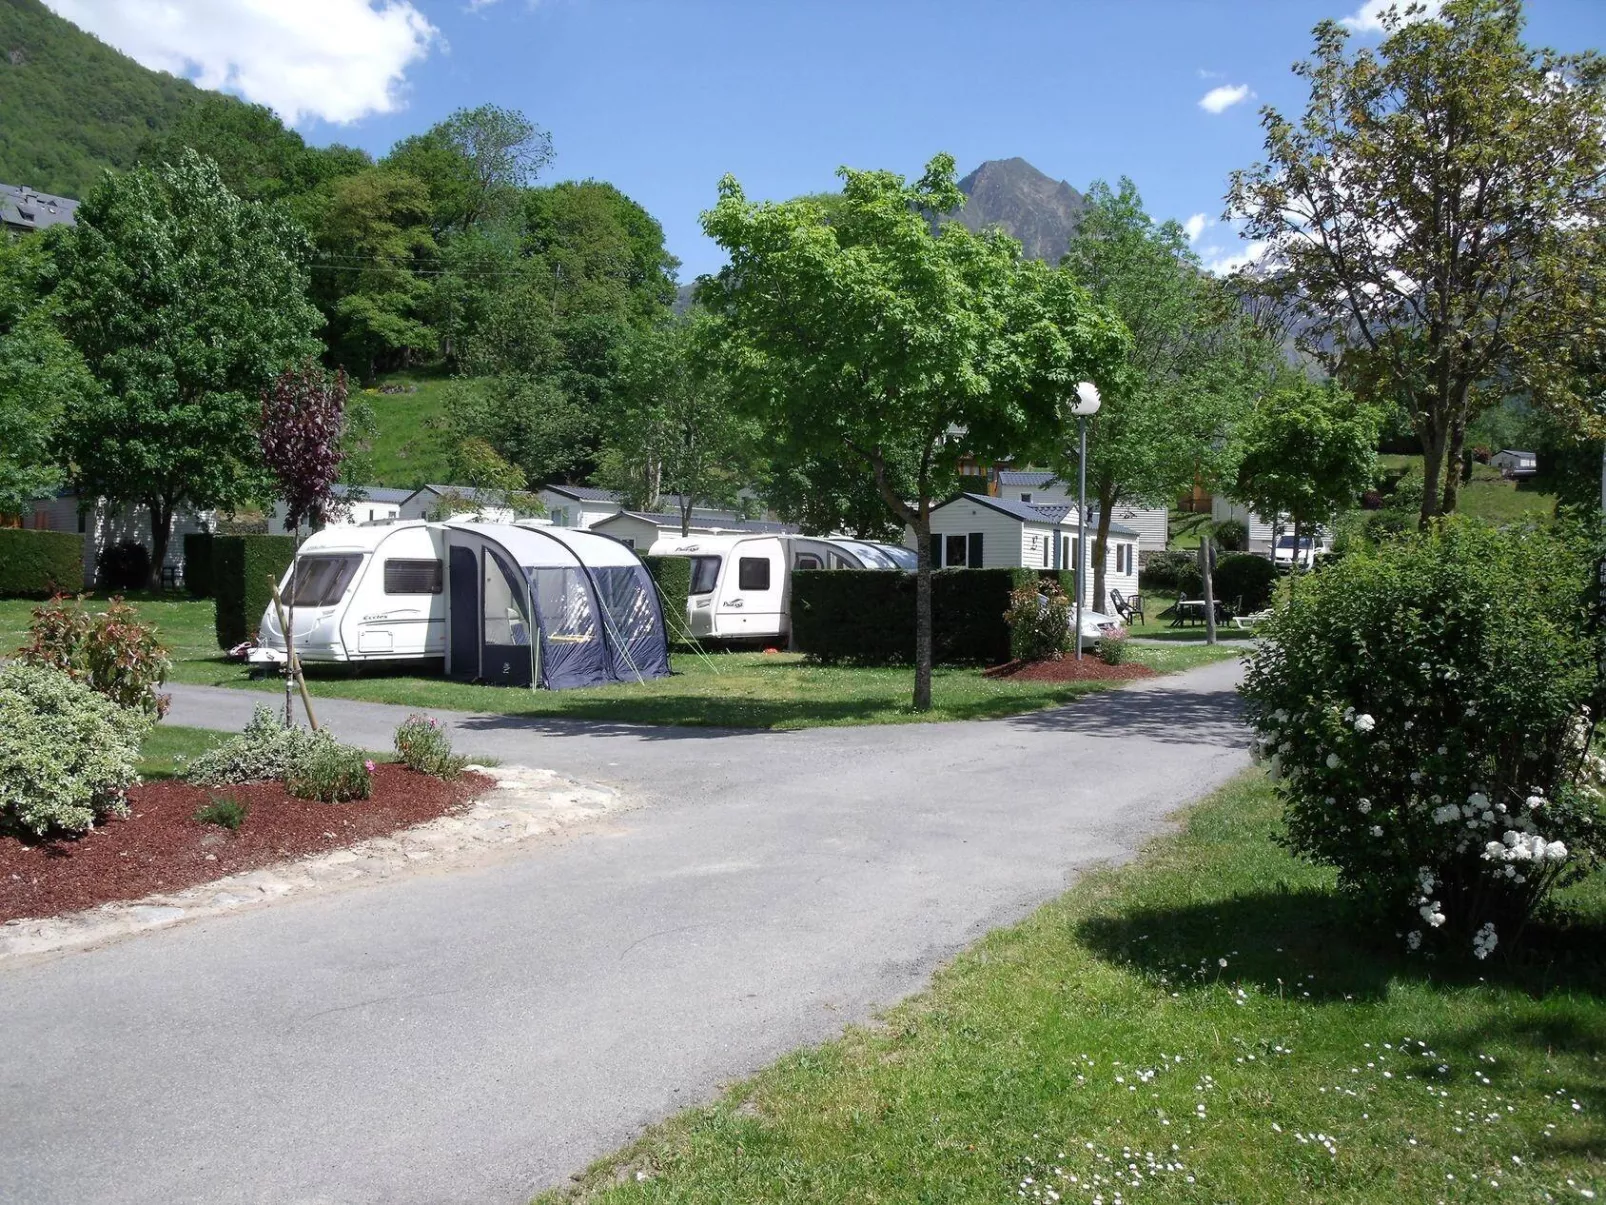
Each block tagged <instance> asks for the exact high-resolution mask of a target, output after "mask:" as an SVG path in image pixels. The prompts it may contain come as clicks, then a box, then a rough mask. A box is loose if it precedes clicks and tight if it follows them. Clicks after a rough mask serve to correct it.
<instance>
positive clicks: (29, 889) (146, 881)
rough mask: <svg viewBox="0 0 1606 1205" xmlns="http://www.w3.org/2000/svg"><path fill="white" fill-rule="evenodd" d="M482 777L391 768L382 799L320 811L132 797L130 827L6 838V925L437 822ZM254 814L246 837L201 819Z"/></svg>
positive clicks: (156, 790)
mask: <svg viewBox="0 0 1606 1205" xmlns="http://www.w3.org/2000/svg"><path fill="white" fill-rule="evenodd" d="M492 785H493V784H492V781H491V780H490V779H489V778H487V777H485V776H484V775H483V774H464V775H462V776H461V777H459V778H456V779H454V780H452V781H449V782H443V781H442V780H441V779H438V778H431V777H429V776H428V775H427V774H415V773H413V772H412V771H411V770H408V769H405V768H403V767H402V766H398V765H394V764H391V763H381V764H379V765H377V766H375V767H374V775H373V796H372V797H371V798H369V799H363V800H356V801H353V802H351V803H316V802H313V801H311V800H307V799H296V798H294V797H292V796H290V795H288V794H286V793H285V789H284V784H283V783H278V782H258V783H250V784H247V785H244V786H235V787H195V786H190V785H189V784H188V783H182V782H153V783H146V784H144V785H143V786H138V787H135V788H134V789H133V790H132V791H130V792H129V793H128V802H129V814H128V818H127V819H126V820H108V821H106V822H105V823H104V824H101V825H98V826H96V827H95V828H94V829H92V830H91V831H90V832H88V833H85V834H84V835H83V836H81V837H74V838H71V839H66V840H54V841H33V840H24V839H21V838H18V837H14V836H6V835H0V921H7V920H13V919H15V918H17V917H34V918H38V917H46V916H54V915H56V914H57V913H61V912H76V911H78V910H79V909H81V908H93V907H94V906H95V905H97V904H105V903H109V902H110V901H112V900H132V899H138V898H139V897H140V896H144V895H149V894H151V893H152V892H157V891H164V892H165V891H177V890H179V889H180V888H183V887H193V886H194V885H195V884H197V883H205V882H209V881H210V880H212V879H219V878H222V877H223V876H224V875H229V874H237V873H239V872H240V871H244V870H254V869H256V868H257V867H259V866H267V865H269V864H271V863H273V862H282V861H284V860H285V859H287V858H299V857H302V856H304V855H306V854H314V853H322V852H324V851H326V850H331V849H338V848H339V847H341V846H342V845H351V844H353V843H355V842H358V841H362V840H365V839H367V838H369V837H380V836H384V835H385V834H386V833H393V832H396V831H397V830H398V829H404V828H408V827H410V826H412V825H414V824H420V823H422V822H423V821H426V820H433V819H435V817H437V816H440V815H443V814H444V813H446V812H449V811H451V810H452V809H454V808H456V807H460V806H462V805H463V804H466V803H467V802H468V801H469V800H471V799H473V798H474V797H475V796H478V795H483V794H484V793H485V792H486V791H488V790H489V789H490V788H491V786H492ZM224 795H231V796H233V797H234V798H236V799H238V800H240V801H241V802H242V803H246V804H248V805H249V806H250V809H251V810H250V812H249V814H248V815H247V816H246V818H245V823H244V824H242V825H241V826H240V828H239V830H238V831H236V832H230V831H229V830H228V829H226V828H219V827H218V826H217V825H215V824H202V823H201V822H200V821H199V820H197V819H195V812H196V809H197V808H200V807H202V806H203V805H205V804H206V803H208V802H209V801H210V800H211V799H212V797H214V796H224Z"/></svg>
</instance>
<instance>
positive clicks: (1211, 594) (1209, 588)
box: [1199, 533, 1299, 644]
mask: <svg viewBox="0 0 1606 1205" xmlns="http://www.w3.org/2000/svg"><path fill="white" fill-rule="evenodd" d="M1211 542H1212V541H1211V538H1210V536H1209V534H1208V533H1207V534H1206V535H1205V537H1204V538H1203V539H1202V540H1200V541H1199V580H1200V582H1201V583H1203V585H1204V613H1205V643H1206V644H1214V643H1215V642H1216V582H1215V576H1216V575H1215V567H1214V566H1213V565H1212V564H1211V562H1212V561H1213V560H1214V559H1215V558H1214V557H1212V556H1211V547H1210V545H1211ZM1294 551H1295V552H1298V551H1299V540H1298V539H1297V538H1296V539H1295V540H1294Z"/></svg>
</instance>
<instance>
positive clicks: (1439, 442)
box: [1294, 419, 1445, 552]
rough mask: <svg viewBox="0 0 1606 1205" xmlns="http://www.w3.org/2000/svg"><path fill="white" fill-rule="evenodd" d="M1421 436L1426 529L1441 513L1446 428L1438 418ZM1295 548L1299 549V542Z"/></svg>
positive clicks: (1421, 520) (1422, 521)
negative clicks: (1440, 486) (1440, 480)
mask: <svg viewBox="0 0 1606 1205" xmlns="http://www.w3.org/2000/svg"><path fill="white" fill-rule="evenodd" d="M1421 438H1422V513H1421V516H1420V519H1419V524H1420V526H1421V527H1422V529H1423V530H1424V531H1425V530H1427V528H1428V526H1429V525H1430V524H1431V523H1432V522H1433V520H1434V519H1435V518H1436V517H1437V516H1438V513H1439V477H1440V475H1441V473H1442V472H1443V469H1444V442H1445V441H1444V428H1443V427H1442V426H1441V425H1440V424H1439V422H1438V420H1437V419H1433V420H1431V426H1430V427H1429V429H1428V430H1427V431H1425V432H1424V433H1423V434H1422V437H1421ZM1294 550H1295V551H1296V552H1297V551H1298V550H1299V546H1298V545H1297V544H1296V545H1295V546H1294Z"/></svg>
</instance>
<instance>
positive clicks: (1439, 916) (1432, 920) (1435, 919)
mask: <svg viewBox="0 0 1606 1205" xmlns="http://www.w3.org/2000/svg"><path fill="white" fill-rule="evenodd" d="M1427 920H1428V924H1430V925H1432V926H1433V927H1434V928H1435V929H1437V928H1438V927H1439V926H1440V925H1442V924H1444V913H1442V912H1435V913H1434V914H1433V915H1432V916H1430V917H1428V918H1427Z"/></svg>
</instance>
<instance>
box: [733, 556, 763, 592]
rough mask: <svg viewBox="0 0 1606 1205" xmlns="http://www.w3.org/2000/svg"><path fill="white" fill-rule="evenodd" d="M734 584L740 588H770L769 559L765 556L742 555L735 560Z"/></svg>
mask: <svg viewBox="0 0 1606 1205" xmlns="http://www.w3.org/2000/svg"><path fill="white" fill-rule="evenodd" d="M736 585H737V588H738V589H741V590H768V589H769V588H770V559H769V557H767V556H744V557H742V558H741V559H740V560H738V561H737V562H736Z"/></svg>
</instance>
